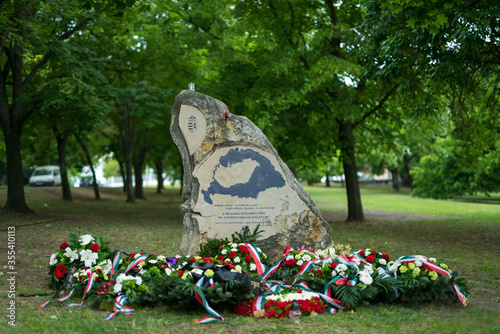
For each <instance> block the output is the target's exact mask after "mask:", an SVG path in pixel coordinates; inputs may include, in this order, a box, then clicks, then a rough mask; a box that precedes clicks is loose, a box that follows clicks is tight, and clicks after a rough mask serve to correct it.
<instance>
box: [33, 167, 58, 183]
mask: <svg viewBox="0 0 500 334" xmlns="http://www.w3.org/2000/svg"><path fill="white" fill-rule="evenodd" d="M29 183H30V186H31V187H37V186H60V185H61V172H60V171H59V166H41V167H37V168H36V169H35V171H34V172H33V174H31V177H30V179H29Z"/></svg>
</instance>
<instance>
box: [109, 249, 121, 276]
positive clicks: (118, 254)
mask: <svg viewBox="0 0 500 334" xmlns="http://www.w3.org/2000/svg"><path fill="white" fill-rule="evenodd" d="M121 255H122V252H116V254H115V257H114V258H113V265H112V267H111V275H114V273H115V272H116V271H117V270H118V267H119V266H120V257H121Z"/></svg>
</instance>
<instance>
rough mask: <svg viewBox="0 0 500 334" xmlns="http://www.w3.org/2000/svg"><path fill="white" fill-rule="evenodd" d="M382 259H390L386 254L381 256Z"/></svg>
mask: <svg viewBox="0 0 500 334" xmlns="http://www.w3.org/2000/svg"><path fill="white" fill-rule="evenodd" d="M382 257H383V258H384V259H386V260H387V261H389V260H390V259H391V257H390V256H389V255H388V254H382Z"/></svg>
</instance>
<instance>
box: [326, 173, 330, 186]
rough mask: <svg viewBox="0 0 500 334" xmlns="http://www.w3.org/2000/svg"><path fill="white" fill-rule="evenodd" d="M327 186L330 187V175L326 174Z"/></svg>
mask: <svg viewBox="0 0 500 334" xmlns="http://www.w3.org/2000/svg"><path fill="white" fill-rule="evenodd" d="M326 186H327V187H329V186H330V175H328V174H326Z"/></svg>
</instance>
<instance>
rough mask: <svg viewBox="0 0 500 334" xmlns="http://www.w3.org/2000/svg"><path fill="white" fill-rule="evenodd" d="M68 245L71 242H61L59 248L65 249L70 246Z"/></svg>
mask: <svg viewBox="0 0 500 334" xmlns="http://www.w3.org/2000/svg"><path fill="white" fill-rule="evenodd" d="M68 247H69V244H68V243H67V242H63V243H62V244H61V246H59V248H60V249H63V250H64V249H66V248H68Z"/></svg>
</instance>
